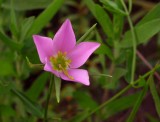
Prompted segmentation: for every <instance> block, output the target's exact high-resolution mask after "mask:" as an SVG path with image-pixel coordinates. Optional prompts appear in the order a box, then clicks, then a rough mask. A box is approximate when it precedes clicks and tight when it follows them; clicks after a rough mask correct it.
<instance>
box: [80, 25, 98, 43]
mask: <svg viewBox="0 0 160 122" xmlns="http://www.w3.org/2000/svg"><path fill="white" fill-rule="evenodd" d="M96 25H97V23H96V24H94V25H93V26H92V27H91V28H90V29H89V30H88V31H87V32H86V33H85V34H84V35H83V36H82V37H81V38H80V39H79V40H78V41H77V43H80V42H82V41H84V40H85V39H86V38H87V36H88V35H89V34H90V33H91V32H92V31H93V30H94V28H95V27H96Z"/></svg>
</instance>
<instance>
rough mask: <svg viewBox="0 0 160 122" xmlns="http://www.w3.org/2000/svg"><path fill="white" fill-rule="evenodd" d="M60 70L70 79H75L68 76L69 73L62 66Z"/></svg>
mask: <svg viewBox="0 0 160 122" xmlns="http://www.w3.org/2000/svg"><path fill="white" fill-rule="evenodd" d="M59 68H60V69H61V70H62V72H63V73H64V74H65V75H66V76H67V77H68V78H69V79H71V80H74V78H73V77H72V76H70V75H69V74H68V71H67V70H65V69H64V68H63V67H62V66H61V65H59Z"/></svg>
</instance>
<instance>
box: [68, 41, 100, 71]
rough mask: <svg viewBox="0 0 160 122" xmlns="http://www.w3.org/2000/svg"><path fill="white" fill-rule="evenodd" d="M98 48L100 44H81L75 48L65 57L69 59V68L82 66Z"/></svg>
mask: <svg viewBox="0 0 160 122" xmlns="http://www.w3.org/2000/svg"><path fill="white" fill-rule="evenodd" d="M99 46H100V44H99V43H96V42H82V43H80V44H78V45H77V46H75V48H74V49H73V50H72V51H71V52H69V53H68V55H67V57H68V58H69V59H71V64H70V68H78V67H80V66H82V65H83V64H84V63H85V62H86V61H87V59H88V58H89V56H90V55H91V54H92V53H93V52H94V51H95V50H96V49H97V48H98V47H99Z"/></svg>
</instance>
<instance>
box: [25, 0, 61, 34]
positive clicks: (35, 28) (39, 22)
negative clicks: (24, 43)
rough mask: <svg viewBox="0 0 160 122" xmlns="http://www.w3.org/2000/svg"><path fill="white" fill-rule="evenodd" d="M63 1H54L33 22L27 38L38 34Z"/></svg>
mask: <svg viewBox="0 0 160 122" xmlns="http://www.w3.org/2000/svg"><path fill="white" fill-rule="evenodd" d="M63 1H64V0H54V1H53V2H52V3H51V4H50V5H49V6H48V7H47V8H46V9H45V10H44V11H43V12H42V13H41V14H40V15H39V16H38V17H37V18H36V19H35V21H34V23H33V24H32V26H31V29H30V31H29V33H28V34H27V35H28V36H31V35H32V34H36V33H39V32H40V31H41V30H42V28H43V27H44V26H46V24H47V23H48V22H49V21H50V20H51V19H52V18H53V16H54V15H55V14H56V13H57V12H58V10H59V9H60V7H61V6H62V4H63Z"/></svg>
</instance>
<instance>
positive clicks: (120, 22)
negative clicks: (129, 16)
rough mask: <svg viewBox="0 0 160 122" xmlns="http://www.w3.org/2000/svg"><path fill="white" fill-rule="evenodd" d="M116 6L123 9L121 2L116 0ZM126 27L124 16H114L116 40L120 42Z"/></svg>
mask: <svg viewBox="0 0 160 122" xmlns="http://www.w3.org/2000/svg"><path fill="white" fill-rule="evenodd" d="M116 4H117V5H118V7H119V8H123V7H122V4H121V2H120V0H116ZM123 27H124V16H122V15H119V14H113V31H114V37H115V40H117V41H119V39H120V38H121V35H122V31H123Z"/></svg>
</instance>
